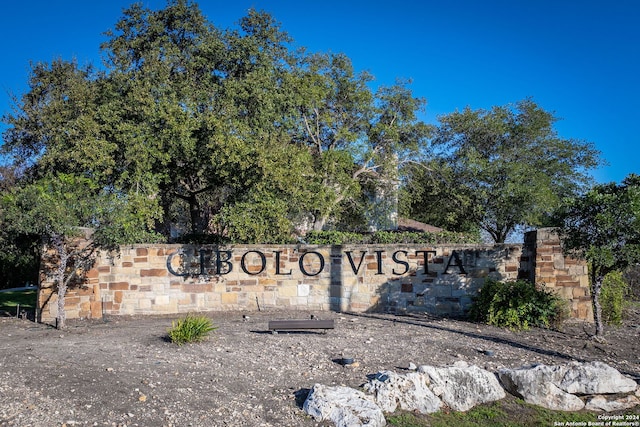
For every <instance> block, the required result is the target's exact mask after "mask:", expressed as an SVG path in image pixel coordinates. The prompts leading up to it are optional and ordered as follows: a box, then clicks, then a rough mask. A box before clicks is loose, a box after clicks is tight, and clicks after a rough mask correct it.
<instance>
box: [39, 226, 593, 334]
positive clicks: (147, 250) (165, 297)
mask: <svg viewBox="0 0 640 427" xmlns="http://www.w3.org/2000/svg"><path fill="white" fill-rule="evenodd" d="M540 235H541V233H540V232H538V236H540ZM544 237H545V238H548V239H549V241H550V242H551V243H548V242H546V241H545V242H540V239H539V238H536V237H533V238H532V237H531V236H530V235H529V236H527V238H528V239H529V241H533V242H535V246H534V247H531V245H526V244H525V245H524V246H523V245H499V246H490V245H433V246H424V245H383V246H377V245H357V246H356V245H353V246H350V245H345V246H310V245H305V246H301V245H277V246H276V245H259V246H258V245H246V246H237V245H233V246H225V247H217V246H190V245H134V246H126V247H122V248H121V249H120V253H119V254H118V255H116V256H109V254H107V253H104V252H103V253H100V254H99V255H98V257H97V259H96V262H95V265H94V267H93V269H91V270H90V271H89V272H88V274H87V275H86V278H85V280H84V283H83V285H82V286H80V287H76V288H73V289H70V290H69V291H68V292H67V296H66V298H65V309H66V312H67V318H92V319H96V318H101V317H103V316H108V315H144V314H177V313H189V312H200V311H222V310H244V311H255V310H263V309H289V310H313V311H326V310H332V311H351V312H366V311H391V312H396V313H397V312H414V311H418V312H427V313H431V314H435V315H454V316H457V315H463V314H464V313H465V311H466V310H468V308H469V306H470V304H471V301H472V297H473V295H475V294H476V293H477V291H478V290H479V289H480V288H481V287H482V285H483V283H484V280H485V278H486V277H492V278H495V279H498V280H514V279H517V278H535V280H536V281H538V282H540V281H543V282H544V283H545V284H547V285H548V286H549V287H551V288H553V289H555V290H557V291H558V293H559V294H560V295H562V296H563V297H565V298H567V299H569V300H571V304H572V306H573V307H572V308H573V315H574V316H575V317H580V318H585V319H588V318H589V316H590V312H589V311H588V310H587V308H586V306H585V304H584V303H585V301H586V300H587V299H588V283H587V282H586V268H584V266H583V265H581V264H579V263H576V262H574V261H571V260H565V259H564V258H562V254H561V253H560V254H559V255H558V253H557V252H556V251H557V249H556V246H554V245H555V241H557V239H556V240H553V239H552V238H549V236H547V235H544ZM536 248H537V251H538V252H537V253H536ZM561 258H562V259H561ZM49 268H51V266H49ZM583 276H584V277H583ZM41 277H42V279H41V283H40V293H39V307H40V312H41V320H42V321H52V320H53V319H55V317H56V314H57V313H56V304H55V301H56V298H57V295H56V294H55V293H54V292H53V291H52V283H51V281H50V279H48V278H49V277H50V275H49V274H48V270H47V268H46V266H45V268H43V271H42V272H41Z"/></svg>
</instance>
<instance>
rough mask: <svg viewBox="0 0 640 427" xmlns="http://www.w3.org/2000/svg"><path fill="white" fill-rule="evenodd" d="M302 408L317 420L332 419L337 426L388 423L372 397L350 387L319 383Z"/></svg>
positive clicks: (346, 426)
mask: <svg viewBox="0 0 640 427" xmlns="http://www.w3.org/2000/svg"><path fill="white" fill-rule="evenodd" d="M302 409H303V410H304V411H305V412H306V413H307V414H309V415H311V416H312V417H313V418H314V419H315V420H316V421H331V422H333V424H334V425H335V426H336V427H360V426H367V427H379V426H384V425H386V424H387V422H386V420H385V418H384V414H383V412H382V409H380V407H379V406H378V405H376V404H375V403H374V402H373V401H372V400H371V398H370V397H369V396H367V395H366V394H364V393H363V392H361V391H359V390H355V389H352V388H350V387H341V386H334V387H331V386H324V385H322V384H316V385H314V386H313V388H312V389H311V392H310V393H309V395H308V396H307V399H306V400H305V402H304V405H303V406H302Z"/></svg>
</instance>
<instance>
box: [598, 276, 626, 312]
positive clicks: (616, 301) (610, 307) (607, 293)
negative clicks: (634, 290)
mask: <svg viewBox="0 0 640 427" xmlns="http://www.w3.org/2000/svg"><path fill="white" fill-rule="evenodd" d="M628 294H629V285H628V284H627V282H626V281H625V280H624V277H623V276H622V273H621V272H619V271H612V272H611V273H609V274H607V275H606V276H605V277H604V280H603V281H602V292H601V293H600V305H601V306H602V318H603V320H604V321H605V322H607V323H608V324H609V325H621V324H622V313H623V311H624V308H625V306H626V305H627V296H628Z"/></svg>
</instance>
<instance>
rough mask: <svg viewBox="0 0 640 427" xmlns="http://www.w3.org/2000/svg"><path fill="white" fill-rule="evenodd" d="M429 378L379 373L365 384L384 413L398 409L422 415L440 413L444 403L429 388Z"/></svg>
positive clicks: (413, 374) (414, 374)
mask: <svg viewBox="0 0 640 427" xmlns="http://www.w3.org/2000/svg"><path fill="white" fill-rule="evenodd" d="M427 382H428V378H427V376H426V375H424V374H422V373H419V372H409V373H407V374H405V375H400V374H397V373H395V372H392V371H382V372H379V373H378V374H377V375H376V377H375V378H374V379H372V380H370V381H369V382H368V383H367V384H365V386H364V388H365V390H366V391H367V392H369V393H371V394H373V397H374V401H375V402H376V404H377V405H378V406H379V407H380V408H381V409H382V410H383V411H384V412H394V411H395V410H396V409H397V408H398V407H400V408H401V409H404V410H406V411H417V412H420V413H421V414H430V413H433V412H438V411H439V410H440V408H441V407H442V402H441V401H440V399H438V397H437V396H436V395H435V394H433V392H432V391H431V390H430V389H429V387H428V386H427Z"/></svg>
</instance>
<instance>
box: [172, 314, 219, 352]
mask: <svg viewBox="0 0 640 427" xmlns="http://www.w3.org/2000/svg"><path fill="white" fill-rule="evenodd" d="M216 329H217V327H216V326H214V325H213V322H212V321H211V319H209V318H208V317H206V316H196V315H192V314H189V315H187V316H186V317H184V318H183V319H179V320H175V321H173V322H171V328H170V329H169V330H168V331H167V334H168V336H169V339H170V340H171V342H173V343H175V344H177V345H182V344H186V343H194V342H200V341H202V340H204V339H205V338H206V337H207V336H208V335H209V333H210V332H212V331H215V330H216Z"/></svg>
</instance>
